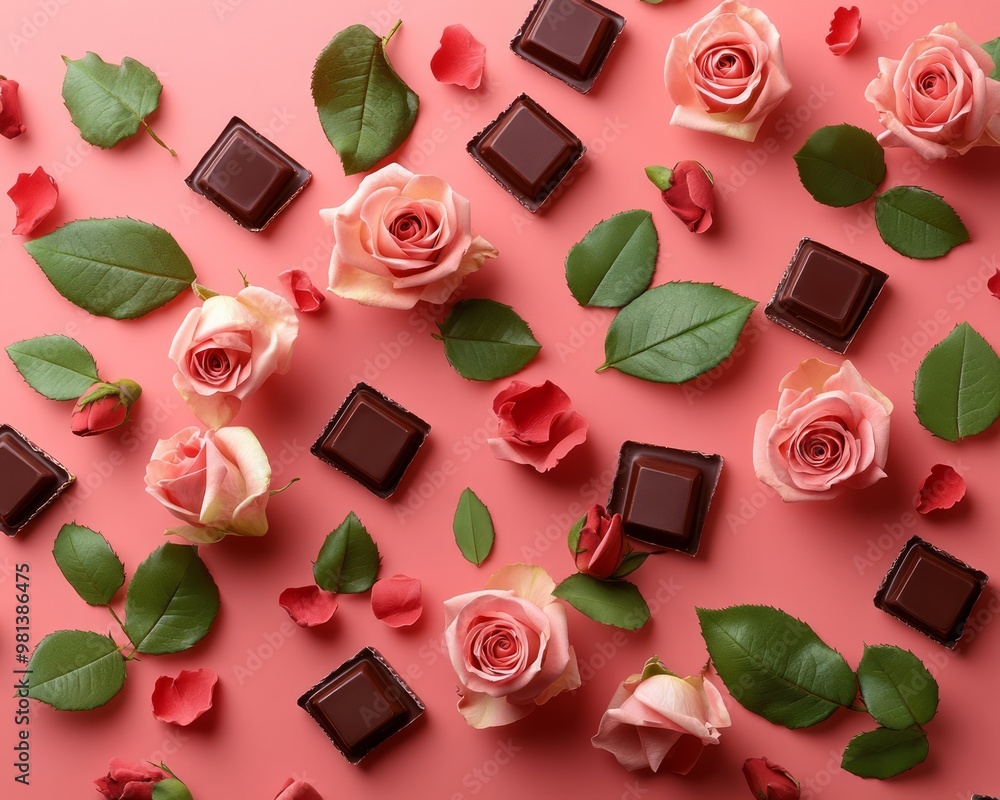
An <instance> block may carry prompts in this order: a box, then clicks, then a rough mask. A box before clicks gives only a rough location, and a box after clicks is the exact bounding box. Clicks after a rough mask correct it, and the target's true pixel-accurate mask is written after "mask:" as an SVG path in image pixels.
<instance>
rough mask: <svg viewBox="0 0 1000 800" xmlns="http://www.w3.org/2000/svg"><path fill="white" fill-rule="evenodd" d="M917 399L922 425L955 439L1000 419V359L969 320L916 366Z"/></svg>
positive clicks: (957, 327)
mask: <svg viewBox="0 0 1000 800" xmlns="http://www.w3.org/2000/svg"><path fill="white" fill-rule="evenodd" d="M913 400H914V403H915V405H916V412H917V419H919V420H920V424H921V425H923V426H924V427H925V428H927V430H929V431H930V432H931V433H933V434H934V435H935V436H939V437H941V438H942V439H947V440H948V441H949V442H956V441H958V440H959V439H961V438H963V437H965V436H974V435H975V434H977V433H982V432H983V431H985V430H986V429H987V428H988V427H990V425H992V424H993V423H994V422H995V421H996V419H997V417H1000V358H998V357H997V354H996V352H995V351H994V350H993V348H992V347H990V345H989V344H988V343H987V342H986V340H985V339H983V337H982V336H980V335H979V334H978V333H977V332H976V331H975V330H974V329H973V328H972V326H971V325H969V323H968V322H963V323H961V324H959V325H957V326H956V327H955V329H954V330H953V331H952V332H951V333H949V334H948V335H947V336H946V337H945V338H944V341H942V342H940V343H938V344H936V345H935V346H934V347H933V348H931V351H930V352H929V353H928V354H927V355H926V356H925V357H924V360H923V361H922V362H921V364H920V366H919V367H918V368H917V377H916V380H915V381H914V382H913Z"/></svg>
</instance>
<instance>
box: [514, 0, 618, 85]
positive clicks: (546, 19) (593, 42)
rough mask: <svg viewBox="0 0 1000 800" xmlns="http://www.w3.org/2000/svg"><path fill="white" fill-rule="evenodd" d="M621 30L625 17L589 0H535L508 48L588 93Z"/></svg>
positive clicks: (550, 73)
mask: <svg viewBox="0 0 1000 800" xmlns="http://www.w3.org/2000/svg"><path fill="white" fill-rule="evenodd" d="M624 27H625V18H624V17H623V16H621V15H620V14H616V13H615V12H614V11H612V10H610V9H608V8H605V7H604V6H602V5H598V4H597V3H594V2H592V0H538V2H537V3H535V6H534V8H532V10H531V13H530V14H529V15H528V18H527V19H526V20H525V21H524V24H523V25H522V26H521V29H520V30H519V31H518V32H517V34H516V35H515V36H514V38H513V39H512V40H511V42H510V49H511V50H513V51H514V53H515V54H516V55H518V56H520V57H521V58H523V59H524V60H525V61H528V62H529V63H531V64H534V65H535V66H536V67H539V68H540V69H542V70H544V71H545V72H547V73H549V75H552V76H554V77H556V78H558V79H559V80H561V81H563V82H564V83H566V84H568V85H569V86H571V87H573V88H574V89H576V90H577V91H578V92H581V93H584V94H586V93H587V92H589V91H590V90H591V88H593V86H594V82H595V81H596V80H597V76H598V75H599V74H600V72H601V69H602V68H603V67H604V62H605V61H606V60H607V58H608V56H609V55H610V54H611V48H612V47H614V45H615V42H616V41H617V40H618V37H619V35H620V34H621V32H622V29H623V28H624Z"/></svg>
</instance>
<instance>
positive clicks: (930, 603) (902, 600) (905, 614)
mask: <svg viewBox="0 0 1000 800" xmlns="http://www.w3.org/2000/svg"><path fill="white" fill-rule="evenodd" d="M988 580H989V578H988V577H987V576H986V574H985V573H983V572H980V571H979V570H978V569H973V568H972V567H970V566H969V565H968V564H966V563H964V562H962V561H959V560H958V559H957V558H955V557H954V556H953V555H950V554H948V553H946V552H945V551H944V550H941V549H939V548H937V547H935V546H934V545H932V544H930V543H928V542H925V541H924V540H923V539H921V538H920V537H919V536H914V537H913V538H912V539H910V541H908V542H907V543H906V545H904V547H903V549H902V551H901V552H900V554H899V556H897V558H896V560H895V562H894V563H893V565H892V567H891V568H890V569H889V572H888V573H887V574H886V576H885V579H884V580H883V581H882V585H881V586H880V587H879V590H878V592H877V593H876V595H875V605H876V606H877V607H878V608H881V609H882V610H883V611H885V612H886V613H888V614H891V615H892V616H894V617H896V619H899V620H902V621H903V622H905V623H906V624H907V625H909V626H910V627H912V628H916V629H917V630H918V631H920V632H921V633H923V634H925V635H927V636H929V637H930V638H931V639H933V640H934V641H936V642H939V643H940V644H943V645H944V646H945V647H949V648H953V647H955V645H956V644H958V641H959V639H961V638H962V631H963V630H964V628H965V623H966V621H967V620H968V618H969V615H970V614H971V613H972V607H973V606H974V605H975V604H976V600H978V599H979V595H981V594H982V592H983V589H984V588H985V587H986V583H987V581H988Z"/></svg>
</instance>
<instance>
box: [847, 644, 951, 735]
mask: <svg viewBox="0 0 1000 800" xmlns="http://www.w3.org/2000/svg"><path fill="white" fill-rule="evenodd" d="M858 683H859V684H860V686H861V697H862V698H864V701H865V706H866V707H867V709H868V713H869V714H871V715H872V716H873V717H874V718H875V721H876V722H877V723H878V724H879V725H883V726H884V727H886V728H893V729H894V730H899V731H901V730H905V729H906V728H912V727H913V726H914V725H926V724H927V723H928V722H930V721H931V719H933V717H934V714H935V712H937V706H938V685H937V681H935V680H934V678H933V676H932V675H931V674H930V673H929V672H928V671H927V668H926V667H925V666H924V665H923V663H922V662H921V661H920V659H919V658H917V657H916V656H915V655H913V653H911V652H910V651H909V650H902V649H900V648H899V647H893V646H891V645H876V646H873V647H869V646H867V645H866V646H865V654H864V656H862V658H861V663H860V664H859V665H858Z"/></svg>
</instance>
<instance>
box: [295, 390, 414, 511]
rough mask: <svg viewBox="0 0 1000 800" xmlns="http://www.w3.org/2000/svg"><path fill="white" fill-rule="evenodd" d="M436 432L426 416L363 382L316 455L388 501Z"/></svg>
mask: <svg viewBox="0 0 1000 800" xmlns="http://www.w3.org/2000/svg"><path fill="white" fill-rule="evenodd" d="M430 430H431V426H430V425H428V424H427V423H426V422H424V421H423V420H422V419H420V417H418V416H416V415H415V414H413V413H411V412H409V411H407V410H406V409H405V408H403V407H402V406H401V405H399V404H398V403H395V402H393V401H392V400H390V399H389V398H388V397H386V396H385V395H383V394H381V393H379V392H377V391H376V390H375V389H373V388H372V387H371V386H369V385H368V384H366V383H359V384H358V385H357V386H355V387H354V389H353V390H351V393H350V394H349V395H348V396H347V399H346V400H345V401H344V403H343V405H341V407H340V409H339V410H338V411H337V413H336V414H334V415H333V418H332V419H331V420H330V421H329V422H328V423H327V426H326V428H325V429H324V431H323V433H322V435H320V437H319V438H318V439H317V440H316V441H315V443H314V444H313V446H312V447H311V448H310V452H311V453H312V454H313V455H314V456H316V457H317V458H318V459H320V460H321V461H325V462H326V463H327V464H330V465H331V466H334V467H336V468H337V469H339V470H340V471H341V472H343V473H344V474H345V475H349V476H350V477H352V478H354V480H356V481H357V482H358V483H360V484H361V485H362V486H364V487H365V488H366V489H368V490H369V491H371V492H373V493H374V494H376V495H378V496H379V497H383V498H385V497H389V496H390V495H392V493H393V492H395V491H396V488H397V487H398V486H399V483H400V481H402V479H403V475H404V474H405V472H406V469H407V467H409V466H410V463H411V462H412V461H413V459H414V457H416V455H417V451H418V450H419V449H420V446H421V445H422V444H423V443H424V439H426V438H427V434H429V433H430Z"/></svg>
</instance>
